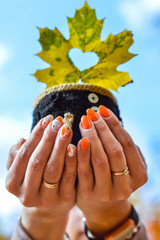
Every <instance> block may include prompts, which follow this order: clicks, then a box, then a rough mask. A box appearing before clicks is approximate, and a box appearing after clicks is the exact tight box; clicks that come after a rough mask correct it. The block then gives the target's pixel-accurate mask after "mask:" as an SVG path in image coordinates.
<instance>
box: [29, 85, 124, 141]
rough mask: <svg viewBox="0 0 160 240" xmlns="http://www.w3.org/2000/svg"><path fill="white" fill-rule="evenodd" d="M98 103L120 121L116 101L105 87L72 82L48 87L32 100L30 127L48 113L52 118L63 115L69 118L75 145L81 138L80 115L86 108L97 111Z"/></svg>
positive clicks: (83, 113) (84, 112)
mask: <svg viewBox="0 0 160 240" xmlns="http://www.w3.org/2000/svg"><path fill="white" fill-rule="evenodd" d="M100 105H104V106H106V107H107V108H109V109H110V110H111V111H113V112H114V114H115V115H116V116H117V117H118V118H119V120H120V121H121V117H120V113H119V109H118V106H117V101H116V99H115V98H114V96H113V95H112V93H111V92H110V91H108V90H106V89H105V88H102V87H98V86H94V85H90V84H74V83H72V84H62V85H58V86H54V87H52V88H48V89H46V90H45V91H44V92H43V93H41V94H40V95H39V96H38V97H37V98H36V100H35V102H34V111H33V124H32V129H33V127H34V126H35V125H36V124H37V123H38V121H39V120H40V119H41V118H43V117H45V116H47V115H49V114H52V115H53V116H54V118H56V117H58V116H62V117H64V115H65V119H66V118H67V117H68V119H69V118H70V119H71V125H72V129H73V138H72V143H73V144H75V145H76V144H77V143H78V141H79V140H80V138H81V134H80V131H79V122H80V119H81V117H82V116H83V115H85V114H86V110H87V109H88V108H92V109H93V110H95V111H98V107H99V106H100ZM72 116H73V117H72ZM69 121H70V120H69Z"/></svg>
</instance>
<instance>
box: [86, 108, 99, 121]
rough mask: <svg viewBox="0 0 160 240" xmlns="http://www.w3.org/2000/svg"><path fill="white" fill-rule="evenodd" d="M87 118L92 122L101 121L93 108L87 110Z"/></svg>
mask: <svg viewBox="0 0 160 240" xmlns="http://www.w3.org/2000/svg"><path fill="white" fill-rule="evenodd" d="M87 117H88V118H89V119H90V120H91V121H92V122H95V121H97V120H98V119H99V116H98V114H97V113H96V112H95V111H94V110H93V109H91V108H88V109H87Z"/></svg>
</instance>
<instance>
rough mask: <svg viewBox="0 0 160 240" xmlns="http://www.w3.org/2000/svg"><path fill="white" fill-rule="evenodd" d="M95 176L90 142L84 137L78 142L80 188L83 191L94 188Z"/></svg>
mask: <svg viewBox="0 0 160 240" xmlns="http://www.w3.org/2000/svg"><path fill="white" fill-rule="evenodd" d="M93 185H94V176H93V170H92V166H91V156H90V143H89V141H88V139H87V138H85V137H84V138H82V139H81V140H80V141H79V143H78V189H79V190H80V191H81V192H82V193H86V192H89V191H91V190H92V188H93Z"/></svg>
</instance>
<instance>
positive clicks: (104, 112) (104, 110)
mask: <svg viewBox="0 0 160 240" xmlns="http://www.w3.org/2000/svg"><path fill="white" fill-rule="evenodd" d="M99 113H100V115H101V116H102V117H104V118H107V117H109V116H110V115H111V114H110V111H109V109H108V108H106V107H105V106H103V105H100V106H99Z"/></svg>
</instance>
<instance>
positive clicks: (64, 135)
mask: <svg viewBox="0 0 160 240" xmlns="http://www.w3.org/2000/svg"><path fill="white" fill-rule="evenodd" d="M70 131H71V128H70V126H69V125H68V124H66V123H65V124H64V125H63V126H62V128H61V130H60V136H61V137H62V138H67V137H68V136H69V134H70Z"/></svg>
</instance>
